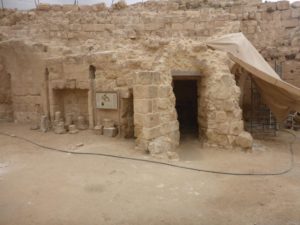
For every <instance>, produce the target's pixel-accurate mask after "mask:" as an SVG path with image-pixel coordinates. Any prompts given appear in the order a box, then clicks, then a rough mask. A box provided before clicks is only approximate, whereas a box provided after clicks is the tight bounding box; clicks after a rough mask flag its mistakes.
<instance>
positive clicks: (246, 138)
mask: <svg viewBox="0 0 300 225" xmlns="http://www.w3.org/2000/svg"><path fill="white" fill-rule="evenodd" d="M235 144H236V145H237V146H240V147H242V148H245V149H249V148H252V145H253V138H252V136H251V134H249V133H248V132H245V131H243V132H242V133H241V134H240V135H239V136H237V138H236V139H235Z"/></svg>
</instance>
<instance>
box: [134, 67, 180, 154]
mask: <svg viewBox="0 0 300 225" xmlns="http://www.w3.org/2000/svg"><path fill="white" fill-rule="evenodd" d="M172 95H174V94H173V93H172V87H171V84H170V85H165V84H164V85H162V82H161V75H160V74H159V73H158V72H153V71H146V72H139V73H138V74H137V75H136V78H135V82H134V89H133V98H134V126H135V136H136V137H137V139H136V142H137V148H138V149H141V150H144V151H149V152H150V153H151V154H152V155H157V156H158V155H159V156H161V157H164V156H166V155H167V153H168V152H170V151H173V150H174V149H175V147H176V146H177V145H178V142H179V124H178V121H177V114H176V111H175V101H174V98H172Z"/></svg>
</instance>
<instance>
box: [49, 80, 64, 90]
mask: <svg viewBox="0 0 300 225" xmlns="http://www.w3.org/2000/svg"><path fill="white" fill-rule="evenodd" d="M65 85H66V83H65V81H62V80H60V81H58V80H57V81H52V82H51V87H52V88H53V89H63V88H65Z"/></svg>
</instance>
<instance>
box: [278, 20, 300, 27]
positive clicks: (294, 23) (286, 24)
mask: <svg viewBox="0 0 300 225" xmlns="http://www.w3.org/2000/svg"><path fill="white" fill-rule="evenodd" d="M282 24H283V26H284V27H285V28H294V27H297V26H298V25H299V24H300V22H299V20H298V19H290V20H286V21H282Z"/></svg>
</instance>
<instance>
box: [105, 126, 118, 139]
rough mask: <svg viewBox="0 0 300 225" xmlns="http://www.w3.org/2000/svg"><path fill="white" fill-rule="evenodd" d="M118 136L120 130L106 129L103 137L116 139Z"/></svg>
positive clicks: (114, 128)
mask: <svg viewBox="0 0 300 225" xmlns="http://www.w3.org/2000/svg"><path fill="white" fill-rule="evenodd" d="M117 134H118V129H117V128H116V127H104V128H103V135H104V136H106V137H115V136H117Z"/></svg>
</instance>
